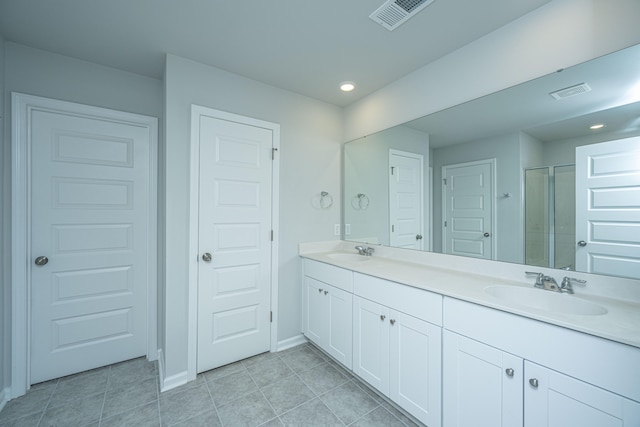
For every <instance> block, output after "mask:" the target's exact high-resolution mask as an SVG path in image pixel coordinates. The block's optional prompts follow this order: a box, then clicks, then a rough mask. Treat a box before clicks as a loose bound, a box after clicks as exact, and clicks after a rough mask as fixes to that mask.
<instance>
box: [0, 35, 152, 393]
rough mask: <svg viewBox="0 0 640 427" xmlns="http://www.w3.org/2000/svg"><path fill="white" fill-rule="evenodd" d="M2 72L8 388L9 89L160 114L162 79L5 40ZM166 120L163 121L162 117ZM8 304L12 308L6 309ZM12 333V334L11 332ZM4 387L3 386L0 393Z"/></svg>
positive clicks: (4, 361)
mask: <svg viewBox="0 0 640 427" xmlns="http://www.w3.org/2000/svg"><path fill="white" fill-rule="evenodd" d="M4 46H5V56H4V65H5V67H4V71H5V92H4V96H3V107H4V111H5V112H6V114H4V117H3V125H4V132H3V133H2V135H3V138H2V153H3V156H2V168H3V170H2V176H3V180H2V202H3V210H2V251H3V252H2V261H3V268H2V284H1V286H2V288H1V289H0V294H2V304H3V318H4V319H5V322H7V324H5V325H3V326H4V328H3V329H0V331H2V330H3V331H4V334H3V336H2V338H1V339H0V342H4V343H5V346H4V347H3V348H2V354H0V356H1V357H2V365H3V366H4V367H5V368H4V369H3V371H4V373H5V377H4V384H2V383H0V386H2V385H4V386H9V381H10V380H11V379H10V370H9V371H8V372H7V365H8V366H9V368H8V369H10V363H11V348H10V342H11V325H10V319H11V310H10V309H11V280H10V278H11V269H10V266H11V256H10V254H11V251H10V244H11V242H10V238H9V236H10V232H11V223H10V219H11V215H10V202H11V198H10V189H11V180H10V177H11V170H10V167H11V156H10V153H11V151H10V150H11V128H10V127H11V121H10V119H11V117H10V105H11V104H10V102H11V93H12V92H20V93H25V94H30V95H37V96H43V97H47V98H54V99H60V100H64V101H72V102H78V103H83V104H89V105H94V106H98V107H104V108H111V109H115V110H121V111H128V112H132V113H138V114H145V115H149V116H153V117H158V118H161V117H162V82H161V81H160V80H156V79H152V78H148V77H143V76H139V75H136V74H132V73H128V72H124V71H120V70H116V69H113V68H108V67H104V66H102V65H97V64H93V63H90V62H86V61H80V60H77V59H73V58H69V57H65V56H61V55H57V54H53V53H50V52H45V51H42V50H37V49H33V48H29V47H26V46H22V45H19V44H15V43H10V42H7V43H6V44H4ZM160 121H162V120H160ZM7 307H8V309H7ZM7 335H8V336H7ZM1 391H2V388H0V392H1Z"/></svg>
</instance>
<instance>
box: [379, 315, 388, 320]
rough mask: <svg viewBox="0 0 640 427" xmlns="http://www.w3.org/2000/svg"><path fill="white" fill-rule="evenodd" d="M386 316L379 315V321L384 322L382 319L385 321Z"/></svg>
mask: <svg viewBox="0 0 640 427" xmlns="http://www.w3.org/2000/svg"><path fill="white" fill-rule="evenodd" d="M386 317H387V316H385V315H384V314H381V315H380V320H382V321H383V322H384V319H386Z"/></svg>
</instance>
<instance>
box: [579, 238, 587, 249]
mask: <svg viewBox="0 0 640 427" xmlns="http://www.w3.org/2000/svg"><path fill="white" fill-rule="evenodd" d="M578 246H580V247H581V248H584V247H585V246H587V242H585V241H584V240H580V241H579V242H578Z"/></svg>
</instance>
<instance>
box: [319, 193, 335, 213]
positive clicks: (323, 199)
mask: <svg viewBox="0 0 640 427" xmlns="http://www.w3.org/2000/svg"><path fill="white" fill-rule="evenodd" d="M331 205H333V197H331V194H329V193H327V192H326V191H322V192H321V193H320V207H321V208H322V209H329V208H330V207H331Z"/></svg>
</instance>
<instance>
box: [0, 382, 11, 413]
mask: <svg viewBox="0 0 640 427" xmlns="http://www.w3.org/2000/svg"><path fill="white" fill-rule="evenodd" d="M9 396H11V390H9V387H7V388H5V389H4V390H0V411H2V408H4V405H6V404H7V402H8V401H9Z"/></svg>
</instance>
